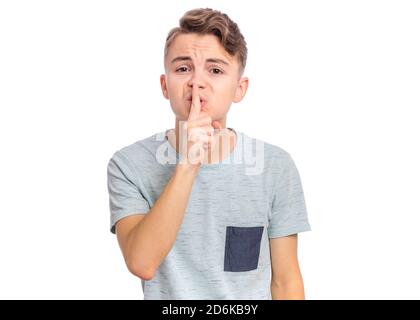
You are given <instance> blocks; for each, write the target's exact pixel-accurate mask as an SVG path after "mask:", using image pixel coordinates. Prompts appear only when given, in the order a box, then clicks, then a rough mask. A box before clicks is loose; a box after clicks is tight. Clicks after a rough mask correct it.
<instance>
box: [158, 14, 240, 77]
mask: <svg viewBox="0 0 420 320" xmlns="http://www.w3.org/2000/svg"><path fill="white" fill-rule="evenodd" d="M186 33H198V34H203V35H205V34H213V35H215V36H217V37H218V38H219V40H220V44H221V45H222V46H223V48H224V49H225V50H226V52H227V53H229V55H230V56H232V57H235V56H237V57H238V61H239V74H240V75H242V74H243V72H244V70H245V65H246V58H247V54H248V50H247V48H246V42H245V38H244V36H243V35H242V33H241V31H240V30H239V27H238V25H237V24H236V23H235V22H233V21H232V20H231V19H230V18H229V17H228V15H227V14H225V13H222V12H220V11H217V10H213V9H210V8H206V9H193V10H190V11H187V12H186V13H185V14H184V15H183V16H182V18H181V19H180V20H179V27H176V28H173V29H172V30H171V31H169V33H168V36H167V38H166V43H165V53H164V58H165V59H166V56H167V54H168V51H169V47H170V45H171V43H172V42H173V40H174V39H175V37H176V36H177V35H179V34H186Z"/></svg>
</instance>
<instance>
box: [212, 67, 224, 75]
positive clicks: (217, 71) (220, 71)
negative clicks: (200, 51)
mask: <svg viewBox="0 0 420 320" xmlns="http://www.w3.org/2000/svg"><path fill="white" fill-rule="evenodd" d="M211 70H214V71H215V72H214V73H215V74H222V73H223V71H222V70H220V69H219V68H212V69H211Z"/></svg>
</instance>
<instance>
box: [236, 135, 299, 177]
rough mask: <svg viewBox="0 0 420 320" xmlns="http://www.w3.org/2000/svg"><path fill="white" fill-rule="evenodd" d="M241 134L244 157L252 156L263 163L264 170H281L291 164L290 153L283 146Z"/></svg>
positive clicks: (270, 171)
mask: <svg viewBox="0 0 420 320" xmlns="http://www.w3.org/2000/svg"><path fill="white" fill-rule="evenodd" d="M241 134H242V139H243V142H242V143H243V149H244V157H253V158H254V159H256V161H259V162H260V163H264V167H265V170H264V171H266V172H269V173H273V171H274V172H277V171H283V170H284V169H287V168H289V167H290V166H293V159H292V156H291V154H290V153H289V152H288V151H286V150H285V149H284V148H283V147H280V146H278V145H275V144H273V143H269V142H267V141H265V140H262V139H258V138H255V137H251V136H248V135H247V134H245V133H241Z"/></svg>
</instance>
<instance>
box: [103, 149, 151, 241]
mask: <svg viewBox="0 0 420 320" xmlns="http://www.w3.org/2000/svg"><path fill="white" fill-rule="evenodd" d="M107 173H108V193H109V209H110V213H111V232H112V233H115V224H116V223H117V222H118V220H120V219H122V218H125V217H127V216H130V215H134V214H146V213H147V212H149V210H150V205H149V203H148V201H147V200H146V197H145V196H144V194H145V191H144V190H142V188H141V186H139V183H137V182H138V179H139V178H138V177H137V176H136V175H135V174H134V170H133V168H132V167H130V164H129V162H128V160H127V159H126V158H125V157H124V155H122V154H121V153H119V152H118V151H117V152H116V153H115V154H114V155H113V156H112V158H111V159H110V160H109V162H108V168H107Z"/></svg>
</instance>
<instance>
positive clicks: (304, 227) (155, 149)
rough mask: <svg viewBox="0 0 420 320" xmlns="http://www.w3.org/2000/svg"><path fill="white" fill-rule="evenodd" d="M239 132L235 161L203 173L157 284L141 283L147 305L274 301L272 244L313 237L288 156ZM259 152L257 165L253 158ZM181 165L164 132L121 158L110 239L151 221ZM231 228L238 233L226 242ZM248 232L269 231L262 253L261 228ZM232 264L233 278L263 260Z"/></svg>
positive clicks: (112, 177) (115, 162)
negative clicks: (142, 217)
mask: <svg viewBox="0 0 420 320" xmlns="http://www.w3.org/2000/svg"><path fill="white" fill-rule="evenodd" d="M235 132H236V135H237V143H236V146H235V149H234V151H233V152H232V153H231V154H230V155H229V157H226V158H225V159H224V160H223V161H222V162H220V163H217V164H207V165H202V166H201V168H200V171H199V174H198V175H197V177H196V180H195V182H194V185H193V189H192V192H191V195H190V198H189V203H188V206H187V209H186V211H185V215H184V220H183V222H182V225H181V227H180V230H179V232H178V235H177V238H176V241H175V243H174V245H173V247H172V249H171V250H170V252H169V254H168V256H167V257H166V258H165V260H164V261H163V263H162V264H161V265H160V267H159V269H158V270H157V272H156V275H155V277H154V278H153V279H152V280H150V281H142V287H143V292H144V298H145V299H271V292H270V281H271V261H270V251H269V239H270V238H275V237H283V236H287V235H291V234H295V233H298V232H303V231H309V230H310V229H311V228H310V225H309V222H308V218H307V212H306V206H305V200H304V194H303V191H302V186H301V181H300V178H299V173H298V171H297V169H296V166H295V164H294V162H293V160H292V158H291V156H290V155H289V153H287V152H286V151H284V150H283V149H281V148H280V147H277V146H274V145H272V144H269V143H265V142H263V141H261V140H258V139H254V138H250V137H249V136H247V135H246V134H244V133H242V132H239V131H235ZM261 147H262V148H261ZM262 150H263V152H261V151H262ZM165 151H166V153H165ZM257 151H258V154H259V157H258V156H257V158H258V159H259V160H258V161H255V159H253V158H252V157H250V154H253V155H254V158H255V156H256V152H257ZM162 152H164V154H166V156H167V159H169V160H170V161H169V162H170V163H167V164H162V163H159V161H158V160H157V159H160V157H159V156H158V157H157V156H156V155H157V154H158V155H162ZM239 160H241V161H239ZM177 161H179V157H178V154H177V153H176V151H175V150H174V149H173V147H172V146H171V145H170V143H169V142H168V141H167V140H166V139H165V132H160V133H157V134H154V135H152V136H150V137H148V138H146V139H143V140H140V141H138V142H136V143H134V144H131V145H129V146H127V147H125V148H122V149H121V150H119V151H117V152H115V154H114V155H113V156H112V158H111V159H110V161H109V163H108V168H107V169H108V190H109V201H110V211H111V232H115V229H114V226H115V223H116V222H117V221H118V220H120V219H122V218H124V217H127V216H130V215H133V214H139V213H141V214H147V212H148V211H149V210H150V208H151V207H152V206H153V205H154V203H155V201H156V200H157V199H158V197H159V195H160V193H161V191H162V190H163V188H164V187H165V185H166V184H167V182H168V181H169V179H170V177H171V175H172V173H173V170H174V168H175V165H176V162H177ZM253 161H254V163H252V162H253ZM160 162H162V161H160ZM171 162H172V163H171ZM238 162H242V163H238ZM256 162H259V164H257V163H256ZM168 214H170V212H168ZM228 227H234V228H233V229H232V228H230V233H229V234H230V235H229V237H228V239H227V238H226V234H227V230H228ZM239 227H248V229H245V228H239ZM249 227H263V232H262V238H261V239H260V245H258V244H259V243H258V242H256V241H258V239H257V238H258V237H259V236H260V233H259V234H258V231H257V230H261V228H249ZM235 230H236V231H235ZM241 230H244V231H245V232H242V231H241ZM253 230H255V231H256V232H254V231H253ZM247 235H250V236H247ZM232 237H233V238H232ZM227 240H228V241H227ZM256 246H258V248H259V253H258V256H256V255H255V252H257V251H258V250H256ZM251 247H253V249H251ZM238 248H239V249H238ZM247 248H250V249H249V250H250V251H247ZM225 249H226V250H229V252H225ZM232 250H233V251H235V250H240V252H231V251H232ZM251 251H252V253H251V255H252V257H249V256H248V252H251ZM227 256H229V257H231V258H230V259H231V261H230V262H229V263H231V262H232V261H233V264H232V265H231V264H229V269H228V270H241V269H240V268H242V267H241V265H242V266H244V267H245V268H247V267H249V266H252V265H253V262H252V261H249V262H250V263H247V261H245V260H246V259H258V260H254V262H255V263H254V264H255V265H256V266H257V268H256V269H253V270H248V271H224V266H225V262H226V261H225V259H227V258H226V257H227ZM244 262H245V265H244V264H243V263H244ZM238 263H239V264H238ZM235 268H236V269H235Z"/></svg>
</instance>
